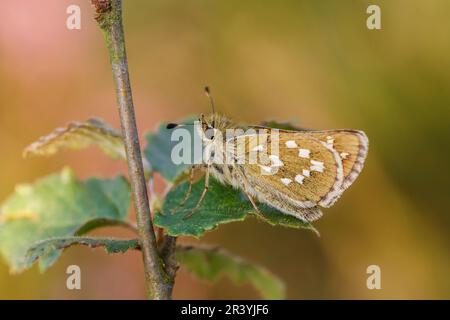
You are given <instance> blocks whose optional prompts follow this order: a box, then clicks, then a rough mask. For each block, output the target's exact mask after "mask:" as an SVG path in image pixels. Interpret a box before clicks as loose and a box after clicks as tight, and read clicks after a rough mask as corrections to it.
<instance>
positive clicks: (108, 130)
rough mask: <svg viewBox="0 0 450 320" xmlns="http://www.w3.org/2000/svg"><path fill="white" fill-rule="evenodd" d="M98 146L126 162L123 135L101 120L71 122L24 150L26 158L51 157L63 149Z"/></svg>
mask: <svg viewBox="0 0 450 320" xmlns="http://www.w3.org/2000/svg"><path fill="white" fill-rule="evenodd" d="M90 145H97V146H98V147H100V148H101V149H102V150H103V152H105V153H106V154H107V155H108V156H110V157H112V158H114V159H122V160H126V155H125V147H124V144H123V140H122V136H121V134H120V133H119V132H118V131H117V130H116V129H114V128H112V127H110V126H109V125H108V124H106V123H105V122H103V121H102V120H99V119H89V120H88V121H86V122H71V123H69V124H68V125H67V126H66V127H65V128H57V129H55V130H54V131H53V132H51V133H50V134H48V135H46V136H43V137H41V138H40V139H39V140H38V141H36V142H34V143H32V144H31V145H29V146H28V147H27V148H26V149H25V150H24V157H28V156H32V155H35V156H49V155H53V154H55V153H57V152H59V151H61V150H63V149H73V150H78V149H84V148H87V147H89V146H90Z"/></svg>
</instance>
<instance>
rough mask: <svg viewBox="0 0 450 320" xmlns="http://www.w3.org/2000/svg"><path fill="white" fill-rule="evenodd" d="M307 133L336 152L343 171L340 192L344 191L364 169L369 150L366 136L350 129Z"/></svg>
mask: <svg viewBox="0 0 450 320" xmlns="http://www.w3.org/2000/svg"><path fill="white" fill-rule="evenodd" d="M307 133H308V134H309V135H311V136H313V137H314V138H316V139H318V140H320V141H322V142H325V143H326V144H327V145H328V146H329V147H331V148H333V149H334V150H336V151H337V153H338V154H339V157H340V158H341V161H342V167H343V171H344V172H343V173H344V180H343V182H342V186H341V188H342V191H344V190H346V189H347V188H348V187H350V186H351V184H352V183H353V182H354V181H355V180H356V178H357V177H358V176H359V174H360V173H361V170H362V169H363V167H364V161H365V160H366V157H367V152H368V150H369V139H368V138H367V136H366V134H365V133H364V132H363V131H358V130H350V129H340V130H324V131H308V132H307Z"/></svg>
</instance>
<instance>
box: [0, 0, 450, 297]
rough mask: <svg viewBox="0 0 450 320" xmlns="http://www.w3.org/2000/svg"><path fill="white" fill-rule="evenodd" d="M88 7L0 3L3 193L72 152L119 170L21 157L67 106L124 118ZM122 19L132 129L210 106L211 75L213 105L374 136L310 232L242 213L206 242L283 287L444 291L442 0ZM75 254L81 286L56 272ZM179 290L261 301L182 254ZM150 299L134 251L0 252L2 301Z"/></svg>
mask: <svg viewBox="0 0 450 320" xmlns="http://www.w3.org/2000/svg"><path fill="white" fill-rule="evenodd" d="M70 4H77V5H79V6H80V7H81V9H82V27H81V30H68V29H67V28H66V26H65V22H66V18H67V14H66V8H67V6H68V5H70ZM369 4H378V5H379V6H380V7H381V10H382V30H379V31H371V30H368V29H367V28H366V18H367V16H368V15H367V14H366V8H367V6H368V5H369ZM92 13H93V10H92V8H91V7H90V4H89V1H88V0H70V1H66V0H64V1H63V0H45V1H42V0H3V1H2V10H1V11H0V150H1V151H0V152H1V157H0V172H1V179H0V199H1V201H3V200H4V199H5V198H6V197H7V196H8V195H9V194H10V193H11V192H12V190H13V188H14V185H15V184H17V183H19V182H28V181H34V180H35V179H37V178H38V177H40V176H42V175H47V174H50V173H53V172H56V171H59V170H60V169H61V168H62V167H63V166H64V165H66V164H68V165H70V166H71V167H73V168H74V170H75V171H76V172H77V175H78V176H79V177H82V178H85V177H88V176H90V175H98V176H112V175H116V174H117V173H126V167H125V166H124V165H123V164H121V163H118V162H115V161H112V160H109V159H107V158H105V157H104V156H103V155H102V154H101V152H99V151H98V150H96V149H89V150H86V151H82V152H66V153H63V154H60V155H58V156H56V157H53V158H46V159H39V158H37V159H32V160H24V159H22V157H21V153H22V149H23V148H24V147H25V146H26V145H27V144H29V143H30V142H32V141H33V140H35V139H36V138H37V137H39V136H41V135H43V134H46V133H48V132H50V131H51V130H52V129H54V128H55V127H58V126H61V125H64V124H66V123H67V122H69V121H71V120H85V119H87V118H89V117H91V116H98V117H101V118H103V119H105V120H106V121H108V122H110V123H112V124H113V125H115V126H116V127H118V124H119V121H118V115H117V112H116V107H115V97H114V94H113V82H112V78H111V72H110V65H109V62H108V58H107V52H106V50H105V47H104V44H103V39H102V35H101V33H100V31H99V30H98V28H97V26H96V24H95V22H94V21H93V19H92ZM124 23H125V31H126V40H127V48H128V57H129V64H130V72H131V79H132V85H133V90H134V98H135V105H136V108H137V110H136V112H137V117H138V126H139V129H140V131H141V135H143V134H144V132H146V131H148V130H151V129H153V128H154V127H155V126H156V125H157V123H158V122H160V121H164V120H172V121H173V120H177V119H179V118H182V117H184V116H186V115H191V114H198V113H200V112H207V111H208V103H207V100H206V99H205V97H204V95H203V93H202V88H203V86H204V85H205V84H209V85H210V86H211V87H212V89H213V92H214V96H215V99H216V101H217V103H218V109H220V111H221V112H223V113H225V114H227V115H229V116H230V117H232V118H234V119H236V120H239V121H243V122H249V123H258V122H260V121H261V120H267V119H278V120H290V119H296V120H297V121H298V123H299V124H300V125H302V126H305V127H311V128H320V129H325V128H347V127H348V128H357V129H362V130H364V131H366V133H367V134H368V136H369V138H370V152H369V156H368V159H367V162H366V167H365V169H364V171H363V172H362V174H361V176H360V178H359V179H358V180H357V181H356V183H355V184H354V186H353V187H352V188H350V189H349V190H348V191H347V192H346V193H345V195H344V196H343V197H342V198H341V200H340V201H339V202H338V203H337V204H336V205H335V206H334V207H333V208H330V209H327V210H325V217H324V218H323V219H321V220H320V221H318V222H317V223H316V227H317V228H318V229H319V230H320V232H321V237H320V238H318V237H316V236H315V235H314V234H313V233H312V232H308V231H304V230H291V229H285V228H274V227H271V226H269V225H267V224H264V223H261V222H258V221H256V220H254V219H249V220H248V221H245V222H243V223H232V224H228V225H224V226H222V227H220V228H219V229H218V230H216V231H214V232H210V233H208V234H207V236H205V237H204V238H202V239H201V242H205V243H206V242H207V243H214V244H220V245H223V246H224V247H225V248H227V249H228V250H230V251H231V252H234V253H236V254H239V255H241V256H243V257H246V258H247V259H249V260H252V261H255V262H259V263H261V264H263V265H265V266H266V267H267V268H269V269H270V270H272V271H273V272H274V273H276V274H278V275H279V276H280V277H281V278H283V279H284V280H285V281H286V283H287V286H288V297H289V298H291V299H312V298H324V299H343V298H356V299H380V298H387V299H400V298H402V299H418V298H424V299H432V298H438V299H442V298H446V299H449V298H450V273H449V271H450V268H449V267H450V234H449V232H448V231H449V228H450V215H449V191H450V188H449V184H450V182H449V181H450V174H449V172H450V170H449V169H448V167H447V166H448V165H449V164H450V149H449V147H450V141H449V139H450V121H449V120H450V58H449V57H450V35H449V30H450V2H449V1H448V0H433V1H421V0H389V1H379V0H376V1H362V0H361V1H358V0H345V1H325V0H322V1H312V0H311V1H300V0H291V1H261V0H251V1H250V0H247V1H239V0H227V1H218V0H217V1H207V0H190V1H178V0H151V1H148V0H133V1H130V0H128V1H127V0H125V1H124ZM162 188H163V186H162V185H161V184H160V183H159V185H158V190H162ZM100 232H101V233H104V234H111V233H113V234H117V235H125V234H123V233H121V231H118V230H115V229H108V230H101V231H100ZM183 241H192V240H189V239H188V240H183ZM70 264H78V265H80V266H81V269H82V290H80V291H69V290H67V289H66V287H65V281H66V274H65V269H66V267H67V266H68V265H70ZM371 264H376V265H379V266H380V267H381V272H382V284H381V285H382V289H381V290H368V289H367V287H366V278H367V274H366V268H367V266H368V265H371ZM174 296H175V298H194V299H200V298H207V299H210V298H216V299H222V298H236V299H241V298H258V295H257V293H256V292H255V291H254V290H253V289H252V288H251V287H250V286H246V285H245V286H235V285H233V284H232V283H230V282H229V281H228V279H223V280H221V281H219V282H218V283H216V284H208V283H204V282H201V281H198V280H197V279H195V278H193V277H192V276H191V275H189V274H188V273H187V272H186V271H185V270H183V269H181V271H180V272H179V276H178V278H177V283H176V287H175V294H174ZM144 297H145V295H144V285H143V268H142V265H141V257H140V254H139V253H136V252H135V253H127V254H125V255H117V256H108V255H106V254H105V253H103V250H95V251H93V250H90V249H86V248H74V249H70V250H68V251H67V252H66V253H65V254H64V256H63V258H62V259H60V260H59V261H58V262H57V264H56V265H55V266H54V267H53V268H51V269H50V270H49V271H47V272H46V273H45V274H40V273H39V271H38V270H37V268H36V267H34V268H33V269H32V270H29V271H27V272H25V273H24V274H21V275H14V276H12V275H9V272H8V268H7V266H6V264H5V263H4V262H0V298H1V299H10V298H19V299H32V298H37V299H51V298H61V299H78V298H85V299H102V298H104V299H109V298H112V299H130V298H135V299H141V298H144Z"/></svg>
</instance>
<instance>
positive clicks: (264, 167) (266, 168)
mask: <svg viewBox="0 0 450 320" xmlns="http://www.w3.org/2000/svg"><path fill="white" fill-rule="evenodd" d="M259 166H260V168H261V169H262V170H263V171H264V172H266V173H272V168H271V167H268V166H262V165H259Z"/></svg>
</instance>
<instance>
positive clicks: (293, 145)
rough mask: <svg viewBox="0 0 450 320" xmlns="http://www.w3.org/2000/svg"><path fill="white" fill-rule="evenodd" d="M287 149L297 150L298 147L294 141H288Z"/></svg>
mask: <svg viewBox="0 0 450 320" xmlns="http://www.w3.org/2000/svg"><path fill="white" fill-rule="evenodd" d="M286 147H288V148H289V149H292V148H297V147H298V146H297V144H296V143H295V141H294V140H289V141H286Z"/></svg>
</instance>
